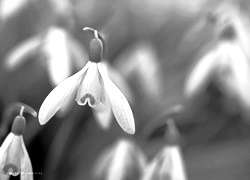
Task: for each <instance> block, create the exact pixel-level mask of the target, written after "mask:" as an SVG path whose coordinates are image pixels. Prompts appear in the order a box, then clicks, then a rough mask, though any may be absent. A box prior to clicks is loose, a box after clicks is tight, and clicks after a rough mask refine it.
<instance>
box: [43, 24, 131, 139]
mask: <svg viewBox="0 0 250 180" xmlns="http://www.w3.org/2000/svg"><path fill="white" fill-rule="evenodd" d="M84 30H92V31H93V32H94V34H95V38H94V39H92V40H91V42H90V51H89V61H88V63H87V64H86V65H85V66H84V67H83V69H82V70H80V71H79V72H77V73H76V74H74V75H73V76H71V77H69V78H67V79H66V80H64V81H63V82H62V83H60V84H59V85H58V86H57V87H56V88H54V89H53V90H52V91H51V93H50V94H49V95H48V96H47V97H46V99H45V100H44V102H43V104H42V105H41V108H40V111H39V122H40V123H41V124H45V123H46V122H47V121H49V119H50V118H51V117H52V116H53V115H54V114H55V113H56V112H57V111H58V110H59V109H60V108H61V107H62V105H63V104H64V103H67V101H69V100H70V98H69V97H71V96H72V95H75V94H76V93H77V97H76V101H77V103H78V104H79V105H86V104H87V103H88V105H89V106H90V107H92V109H93V112H94V114H98V113H99V112H101V111H102V112H103V113H105V114H108V113H109V111H110V110H112V112H113V114H114V116H115V118H116V120H117V122H118V124H119V125H120V126H121V127H122V129H123V130H124V131H126V132H127V133H129V134H134V133H135V122H134V117H133V113H132V110H131V108H130V105H129V103H128V101H127V99H126V98H125V96H124V95H123V93H122V92H121V91H120V89H118V88H117V86H116V85H115V84H114V83H113V82H112V81H111V80H110V78H109V76H108V73H107V69H106V67H105V64H103V63H102V62H101V60H102V54H103V44H102V41H101V40H100V39H99V37H98V36H99V35H98V32H97V31H96V30H93V29H91V28H84ZM99 120H101V119H99Z"/></svg>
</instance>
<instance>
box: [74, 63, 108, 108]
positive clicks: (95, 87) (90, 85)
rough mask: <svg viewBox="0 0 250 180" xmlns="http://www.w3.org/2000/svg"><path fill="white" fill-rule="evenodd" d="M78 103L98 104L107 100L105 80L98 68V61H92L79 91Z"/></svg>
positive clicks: (92, 105)
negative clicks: (104, 86)
mask: <svg viewBox="0 0 250 180" xmlns="http://www.w3.org/2000/svg"><path fill="white" fill-rule="evenodd" d="M76 100H77V103H78V104H79V105H85V104H86V103H87V102H88V105H89V106H91V107H94V106H96V105H97V104H99V103H100V102H104V101H105V96H104V88H103V80H102V78H101V76H100V73H99V71H98V68H97V63H91V64H90V66H89V69H88V70H87V72H86V75H85V77H84V78H83V80H82V82H81V83H80V86H79V89H78V92H77V98H76Z"/></svg>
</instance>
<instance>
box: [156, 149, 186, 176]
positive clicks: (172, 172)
mask: <svg viewBox="0 0 250 180" xmlns="http://www.w3.org/2000/svg"><path fill="white" fill-rule="evenodd" d="M161 156H162V158H163V162H162V165H161V168H160V171H159V176H160V177H162V179H164V177H170V179H176V180H186V178H187V176H186V171H185V168H184V163H183V160H182V157H181V152H180V149H179V147H178V146H171V147H166V148H164V149H163V150H162V152H161Z"/></svg>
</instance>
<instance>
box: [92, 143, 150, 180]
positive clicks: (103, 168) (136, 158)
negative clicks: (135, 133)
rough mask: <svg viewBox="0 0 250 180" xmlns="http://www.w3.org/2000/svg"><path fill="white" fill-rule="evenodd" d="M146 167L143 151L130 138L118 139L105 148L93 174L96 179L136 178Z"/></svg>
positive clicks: (118, 179) (122, 179)
mask: <svg viewBox="0 0 250 180" xmlns="http://www.w3.org/2000/svg"><path fill="white" fill-rule="evenodd" d="M145 167H146V158H145V156H144V154H143V152H142V151H141V150H140V149H139V147H138V146H136V144H135V143H133V142H132V141H130V140H127V139H120V140H119V141H118V142H117V143H116V144H115V145H114V146H113V147H111V148H108V149H106V150H105V151H104V152H103V153H102V155H101V156H100V158H99V159H98V160H97V162H96V166H95V169H94V175H95V177H96V178H97V179H105V180H126V179H138V178H139V177H140V175H141V173H142V171H143V169H144V168H145Z"/></svg>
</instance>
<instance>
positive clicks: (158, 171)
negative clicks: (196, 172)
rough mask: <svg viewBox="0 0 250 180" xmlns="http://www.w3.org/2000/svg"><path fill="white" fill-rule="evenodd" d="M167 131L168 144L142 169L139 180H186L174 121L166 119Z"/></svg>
mask: <svg viewBox="0 0 250 180" xmlns="http://www.w3.org/2000/svg"><path fill="white" fill-rule="evenodd" d="M167 124H168V132H167V133H166V134H167V136H166V138H167V140H168V145H166V146H165V147H163V149H162V150H161V151H160V152H159V153H158V154H157V155H156V156H155V157H154V159H153V160H152V162H151V163H149V164H148V166H147V167H146V168H145V169H144V173H143V176H142V178H141V180H152V179H153V180H165V179H166V180H186V179H187V175H186V170H185V167H184V162H183V159H182V155H181V151H180V147H179V145H177V144H176V142H177V141H178V134H179V133H178V131H177V129H176V127H175V125H174V122H173V121H172V120H171V119H170V120H168V121H167Z"/></svg>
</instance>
